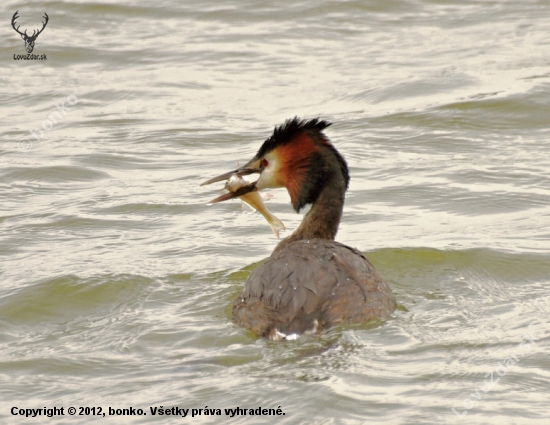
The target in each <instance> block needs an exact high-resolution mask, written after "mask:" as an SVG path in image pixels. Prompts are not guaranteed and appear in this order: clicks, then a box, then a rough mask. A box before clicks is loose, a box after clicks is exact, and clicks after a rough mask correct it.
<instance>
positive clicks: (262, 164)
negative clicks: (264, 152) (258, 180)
mask: <svg viewBox="0 0 550 425" xmlns="http://www.w3.org/2000/svg"><path fill="white" fill-rule="evenodd" d="M260 165H261V166H262V168H265V167H267V166H268V165H269V162H268V161H267V159H265V158H264V159H262V160H261V161H260Z"/></svg>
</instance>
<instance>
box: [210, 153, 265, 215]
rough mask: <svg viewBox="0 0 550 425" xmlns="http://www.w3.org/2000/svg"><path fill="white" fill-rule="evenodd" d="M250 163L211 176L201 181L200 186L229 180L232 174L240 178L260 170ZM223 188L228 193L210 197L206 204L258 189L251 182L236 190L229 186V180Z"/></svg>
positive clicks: (254, 183)
mask: <svg viewBox="0 0 550 425" xmlns="http://www.w3.org/2000/svg"><path fill="white" fill-rule="evenodd" d="M251 163H252V161H251V162H249V163H248V164H246V165H245V166H243V167H241V168H237V169H236V170H233V171H229V172H228V173H224V174H221V175H219V176H217V177H213V178H211V179H210V180H207V181H205V182H204V183H201V186H205V185H207V184H211V183H216V182H219V181H223V180H229V179H231V177H234V176H235V177H237V178H240V177H243V176H248V175H250V174H255V173H258V174H259V173H261V172H262V170H261V168H256V167H251ZM225 188H226V189H227V190H228V191H229V192H228V193H225V194H223V195H221V196H218V197H217V198H215V199H212V200H211V201H210V202H208V204H215V203H217V202H222V201H227V200H228V199H233V198H237V197H239V196H243V195H246V194H247V193H250V192H255V191H257V190H258V189H257V188H256V182H252V183H250V184H247V185H244V186H241V187H239V188H237V189H236V190H234V189H233V188H231V187H229V182H227V183H226V185H225ZM232 189H233V190H232Z"/></svg>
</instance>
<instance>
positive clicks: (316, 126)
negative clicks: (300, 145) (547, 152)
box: [256, 117, 331, 158]
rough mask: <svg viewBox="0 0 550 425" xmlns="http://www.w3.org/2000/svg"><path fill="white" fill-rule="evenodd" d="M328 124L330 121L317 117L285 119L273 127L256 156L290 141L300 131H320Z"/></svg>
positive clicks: (259, 156) (258, 156)
mask: <svg viewBox="0 0 550 425" xmlns="http://www.w3.org/2000/svg"><path fill="white" fill-rule="evenodd" d="M329 125H331V123H329V122H328V121H324V120H320V119H319V118H314V119H311V120H301V119H299V118H298V117H294V118H292V119H289V120H286V121H285V123H284V124H282V125H279V126H277V127H275V130H274V131H273V134H272V135H271V137H270V138H269V139H267V140H266V141H265V142H264V144H263V145H262V147H261V148H260V150H259V151H258V153H257V154H256V158H261V157H262V156H264V155H265V154H266V153H267V152H269V151H272V150H273V149H275V148H276V147H279V146H283V145H286V144H287V143H290V142H291V141H292V139H293V137H294V136H296V135H297V134H299V133H300V132H302V131H311V130H317V132H321V131H322V130H324V129H325V128H327V127H328V126H329Z"/></svg>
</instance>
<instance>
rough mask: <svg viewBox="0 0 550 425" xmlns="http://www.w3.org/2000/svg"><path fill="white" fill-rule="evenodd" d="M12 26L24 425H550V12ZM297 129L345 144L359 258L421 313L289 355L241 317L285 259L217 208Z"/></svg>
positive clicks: (231, 16) (348, 215) (57, 16)
mask: <svg viewBox="0 0 550 425" xmlns="http://www.w3.org/2000/svg"><path fill="white" fill-rule="evenodd" d="M0 9H1V11H2V16H3V17H4V19H3V22H4V24H3V25H2V27H1V28H0V34H1V35H2V40H4V42H3V43H2V45H1V46H0V52H1V55H0V58H1V59H0V60H1V62H2V67H1V68H0V82H1V84H2V88H3V89H2V91H1V93H0V99H1V102H0V123H1V127H0V261H1V263H0V264H1V265H0V278H1V279H0V383H1V385H0V395H1V397H0V400H1V401H0V418H2V422H3V423H17V424H23V423H48V424H55V423H88V422H90V423H92V422H94V423H96V422H97V421H98V420H99V421H101V420H103V419H97V418H93V417H90V416H77V417H69V416H68V415H67V414H66V416H64V417H60V416H58V417H55V418H51V419H48V418H44V417H42V418H35V419H27V420H25V419H24V418H22V417H20V416H13V415H12V414H11V409H12V407H18V408H23V409H24V408H41V407H53V406H58V407H61V406H63V407H64V408H65V409H68V407H69V406H75V407H79V406H88V407H93V406H100V407H103V409H104V411H107V409H108V408H109V407H112V408H127V407H131V406H133V407H135V408H141V409H144V411H146V412H147V416H143V417H137V416H134V417H124V418H122V417H117V418H114V417H111V418H109V421H110V422H111V423H115V422H116V423H118V422H125V423H146V422H149V421H152V420H153V419H156V421H157V422H163V423H181V422H182V421H188V422H192V423H220V422H223V423H225V422H231V421H233V422H237V423H249V424H256V423H273V422H276V423H288V424H298V423H315V424H322V423H326V424H340V423H342V424H354V423H380V424H383V423H391V424H432V423H461V422H462V423H476V424H522V423H546V422H547V421H548V420H549V419H548V418H549V417H550V408H549V407H548V399H549V397H550V385H549V379H550V372H549V370H550V368H549V366H550V363H549V361H548V354H549V349H548V341H549V339H550V338H549V326H548V324H547V322H548V319H547V318H548V313H549V312H550V293H549V288H550V147H549V144H548V139H549V136H550V118H549V117H550V59H549V55H548V53H549V50H548V49H549V46H550V35H549V34H550V4H549V3H548V2H546V1H523V2H512V1H484V2H478V1H464V2H460V3H459V2H447V1H437V0H431V1H429V0H417V1H412V0H408V1H388V2H374V1H372V2H362V1H345V2H336V1H321V2H314V1H303V2H293V3H287V4H284V5H283V4H281V5H265V4H263V5H260V4H258V3H256V2H250V1H245V0H241V1H235V2H226V1H200V2H192V3H188V4H182V3H181V2H177V1H170V0H159V1H156V2H154V3H153V2H137V1H133V2H132V1H125V2H114V1H102V2H99V1H95V0H94V1H90V2H84V1H64V2H63V1H60V2H49V3H43V4H42V3H41V4H40V5H37V3H36V2H29V1H26V2H25V1H24V2H15V1H6V2H4V3H2V5H1V6H0ZM16 10H19V15H20V18H19V20H18V24H20V25H21V29H23V28H29V30H30V31H32V28H39V27H40V19H41V16H42V15H43V13H44V12H47V13H48V15H49V17H50V20H49V23H48V26H47V27H46V28H45V30H44V32H43V33H42V34H40V36H39V37H38V38H37V41H36V46H35V51H34V53H36V54H46V55H47V60H44V61H24V60H14V58H13V57H14V55H22V54H24V43H23V41H22V40H21V38H20V37H19V36H18V35H17V34H16V33H15V32H14V31H13V29H12V28H11V26H10V25H9V20H8V17H11V16H12V15H13V13H14V12H15V11H16ZM62 103H63V104H64V107H65V109H59V108H57V107H56V104H57V105H61V104H62ZM295 115H298V116H300V117H304V118H309V117H316V116H320V117H322V118H324V119H328V120H330V121H332V122H333V123H334V124H333V126H332V127H330V128H329V129H328V130H327V131H326V133H327V135H328V136H329V137H330V138H331V140H332V141H333V142H334V144H335V145H336V147H337V148H338V149H339V150H340V151H341V152H342V154H343V155H344V156H345V158H346V159H347V161H348V163H349V165H350V171H351V178H352V180H351V185H350V190H349V192H348V195H347V199H346V207H345V211H344V217H343V222H342V225H341V228H340V232H339V235H338V240H339V241H341V242H344V243H346V244H348V245H351V246H355V247H358V248H359V249H361V250H362V251H364V252H365V253H366V255H367V256H368V257H369V259H370V260H371V261H372V262H373V263H374V264H375V266H376V267H377V268H378V270H379V271H380V272H381V274H382V275H383V276H385V277H386V279H387V280H388V281H389V282H390V283H391V285H392V288H393V290H394V292H395V293H396V296H397V299H398V303H399V308H398V310H397V311H396V312H395V314H394V315H393V317H392V318H391V319H389V320H388V321H386V322H383V323H371V324H364V325H362V326H352V327H345V328H338V329H334V330H331V331H329V332H326V333H323V334H322V335H320V336H317V337H307V338H302V339H299V340H298V341H293V342H283V343H273V342H269V341H265V340H261V339H255V338H254V337H253V336H252V335H250V334H249V333H247V332H246V331H245V330H243V329H241V328H239V327H237V326H235V325H234V324H233V323H232V322H231V320H230V306H231V303H232V299H233V297H234V296H235V295H236V294H237V293H238V291H239V290H240V288H241V287H242V285H243V284H244V281H245V279H246V277H247V275H248V274H249V272H250V271H251V270H252V269H253V268H254V267H255V265H256V264H257V262H259V261H261V260H262V259H264V258H266V257H267V256H268V255H269V254H270V252H271V251H272V250H273V248H274V246H275V245H276V243H277V240H276V239H275V238H274V236H273V235H272V234H271V232H270V230H269V228H268V226H267V225H266V223H265V221H264V220H263V218H262V217H261V216H260V215H259V214H255V215H248V214H243V213H242V212H241V205H240V204H239V202H236V201H235V202H227V203H224V204H218V205H214V206H206V202H207V201H208V200H209V199H211V198H213V197H214V196H216V188H210V187H199V184H200V182H202V181H204V180H205V179H207V178H209V177H212V176H215V175H217V174H219V173H222V172H225V171H228V170H230V169H232V168H234V167H235V166H236V165H237V164H238V163H239V162H240V163H242V162H243V161H246V160H248V159H249V158H250V157H251V156H252V155H253V154H254V153H255V152H256V150H257V149H258V147H259V145H260V144H261V142H262V141H263V140H265V139H266V138H267V137H268V136H269V135H270V133H271V131H272V129H273V126H274V125H276V124H280V123H282V122H283V121H284V120H285V119H287V118H290V117H293V116H295ZM54 121H55V122H54ZM50 127H51V128H50ZM31 131H33V132H34V134H35V136H33V135H32V134H31V133H30V132H31ZM220 187H221V185H220ZM273 194H274V198H273V200H271V201H270V203H269V204H268V205H269V208H270V209H271V210H272V212H274V213H275V214H276V215H277V216H278V217H279V218H280V219H281V220H282V221H283V222H284V223H285V225H286V226H287V228H288V229H289V230H290V231H291V230H293V229H295V228H296V226H297V225H298V224H299V222H300V220H301V215H298V214H295V213H294V212H293V211H292V209H291V208H290V205H289V198H288V195H287V194H286V192H285V191H284V190H275V191H273ZM286 234H289V233H288V232H287V233H286ZM529 338H530V340H529ZM514 359H515V360H514ZM491 378H492V379H493V384H491V383H490V380H491ZM496 381H498V382H496ZM159 406H163V407H172V406H178V407H180V408H190V409H193V408H195V409H199V408H201V409H204V407H205V406H208V407H209V408H219V409H221V411H222V414H223V413H224V409H226V408H234V407H237V406H239V407H242V408H248V409H249V408H253V409H256V408H258V407H259V406H262V407H265V408H273V409H277V408H278V407H279V406H280V408H281V410H282V411H283V412H284V413H285V415H284V416H277V417H273V416H262V417H254V416H252V417H251V416H248V415H247V416H246V417H245V416H240V417H239V419H230V418H229V417H228V416H218V417H212V416H205V415H203V414H201V415H200V416H195V417H194V418H189V417H187V418H181V417H179V418H174V417H168V416H163V417H158V416H157V417H155V418H153V417H152V416H151V413H150V410H149V408H150V407H159ZM452 409H454V411H453V410H452ZM65 412H66V410H65ZM189 414H191V413H189Z"/></svg>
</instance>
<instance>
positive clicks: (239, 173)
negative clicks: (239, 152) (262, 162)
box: [201, 164, 262, 186]
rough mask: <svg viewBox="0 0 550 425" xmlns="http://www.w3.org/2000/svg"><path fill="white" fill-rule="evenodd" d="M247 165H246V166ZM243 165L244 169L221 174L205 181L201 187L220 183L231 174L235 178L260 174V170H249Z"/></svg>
mask: <svg viewBox="0 0 550 425" xmlns="http://www.w3.org/2000/svg"><path fill="white" fill-rule="evenodd" d="M247 165H248V164H247ZM247 165H245V166H244V167H241V168H237V169H236V170H233V171H229V172H228V173H224V174H221V175H219V176H217V177H213V178H211V179H210V180H206V181H205V182H204V183H201V186H206V185H207V184H211V183H216V182H221V181H222V180H228V179H229V178H230V177H231V176H232V175H233V174H235V175H236V176H237V177H242V176H249V175H250V174H254V173H261V172H262V170H261V168H250V167H247Z"/></svg>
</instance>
